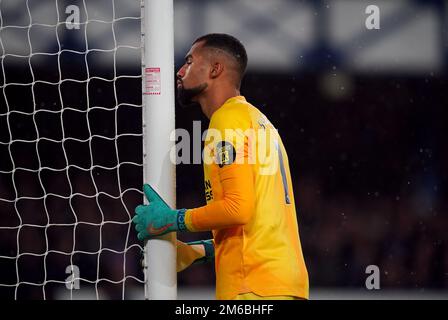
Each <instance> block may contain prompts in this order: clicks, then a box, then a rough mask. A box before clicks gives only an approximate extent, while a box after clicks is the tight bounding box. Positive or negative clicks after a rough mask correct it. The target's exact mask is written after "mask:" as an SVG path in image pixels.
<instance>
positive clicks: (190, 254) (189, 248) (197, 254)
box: [176, 239, 215, 272]
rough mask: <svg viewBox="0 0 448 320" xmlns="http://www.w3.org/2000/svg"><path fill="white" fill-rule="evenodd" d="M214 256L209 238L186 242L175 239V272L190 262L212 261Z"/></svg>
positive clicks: (184, 267)
mask: <svg viewBox="0 0 448 320" xmlns="http://www.w3.org/2000/svg"><path fill="white" fill-rule="evenodd" d="M214 258H215V250H214V246H213V240H211V239H210V240H200V241H193V242H187V243H185V242H182V241H179V240H177V259H176V262H177V264H176V270H177V272H180V271H182V270H185V269H186V268H188V267H189V266H191V265H192V264H201V263H206V262H209V261H213V259H214Z"/></svg>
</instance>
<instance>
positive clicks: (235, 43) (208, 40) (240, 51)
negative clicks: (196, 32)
mask: <svg viewBox="0 0 448 320" xmlns="http://www.w3.org/2000/svg"><path fill="white" fill-rule="evenodd" d="M201 41H204V47H210V48H217V49H221V50H223V51H225V52H227V53H228V54H230V55H231V56H232V57H233V58H234V59H235V61H236V62H237V66H238V73H239V76H240V79H239V80H240V81H241V79H242V78H243V75H244V73H245V72H246V67H247V53H246V49H245V48H244V45H243V44H242V43H241V42H240V41H239V40H238V39H237V38H235V37H233V36H231V35H229V34H225V33H209V34H206V35H204V36H201V37H199V38H197V39H196V40H195V41H194V42H193V44H195V43H198V42H201Z"/></svg>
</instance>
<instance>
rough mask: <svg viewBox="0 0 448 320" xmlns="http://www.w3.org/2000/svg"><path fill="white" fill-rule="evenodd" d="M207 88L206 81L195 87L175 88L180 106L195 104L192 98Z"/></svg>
mask: <svg viewBox="0 0 448 320" xmlns="http://www.w3.org/2000/svg"><path fill="white" fill-rule="evenodd" d="M206 88H207V83H202V84H200V85H198V86H196V87H193V88H189V89H186V88H184V87H183V86H181V87H180V88H177V100H178V101H179V103H180V105H181V106H182V107H184V108H185V107H189V106H193V105H197V104H198V102H196V101H193V99H194V98H195V97H196V96H197V95H199V94H200V93H202V92H203V91H204V90H205V89H206Z"/></svg>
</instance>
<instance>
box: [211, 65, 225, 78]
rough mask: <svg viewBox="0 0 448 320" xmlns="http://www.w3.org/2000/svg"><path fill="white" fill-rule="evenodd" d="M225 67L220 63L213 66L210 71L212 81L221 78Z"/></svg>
mask: <svg viewBox="0 0 448 320" xmlns="http://www.w3.org/2000/svg"><path fill="white" fill-rule="evenodd" d="M223 70H224V66H223V64H222V63H220V62H215V63H213V65H212V68H211V70H210V77H211V78H212V79H214V78H217V77H219V75H220V74H221V73H222V72H223Z"/></svg>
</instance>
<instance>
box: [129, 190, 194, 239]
mask: <svg viewBox="0 0 448 320" xmlns="http://www.w3.org/2000/svg"><path fill="white" fill-rule="evenodd" d="M143 192H144V193H145V196H146V198H147V199H148V201H149V204H148V205H139V206H137V207H136V208H135V213H136V215H135V216H134V218H133V219H132V222H134V223H135V230H137V232H138V234H137V237H138V239H139V240H145V239H148V238H151V237H154V236H161V235H163V234H165V233H168V232H173V231H188V230H187V227H186V226H185V211H186V209H181V210H173V209H171V208H170V207H169V206H168V205H167V204H166V202H165V201H163V199H162V198H161V197H160V196H159V194H158V193H157V192H156V191H155V190H154V189H153V188H152V187H151V186H150V185H149V184H145V185H144V186H143Z"/></svg>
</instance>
